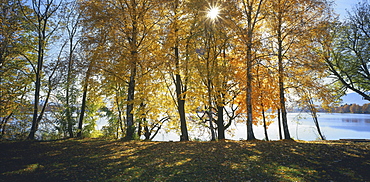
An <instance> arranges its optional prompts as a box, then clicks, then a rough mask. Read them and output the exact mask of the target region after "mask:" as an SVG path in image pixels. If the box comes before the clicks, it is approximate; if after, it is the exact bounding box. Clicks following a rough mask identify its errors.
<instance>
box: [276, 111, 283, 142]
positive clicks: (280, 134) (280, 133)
mask: <svg viewBox="0 0 370 182" xmlns="http://www.w3.org/2000/svg"><path fill="white" fill-rule="evenodd" d="M277 112H278V126H279V139H280V140H282V139H283V134H282V132H281V112H280V109H278V111H277Z"/></svg>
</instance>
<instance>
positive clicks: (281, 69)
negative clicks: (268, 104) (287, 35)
mask: <svg viewBox="0 0 370 182" xmlns="http://www.w3.org/2000/svg"><path fill="white" fill-rule="evenodd" d="M280 13H281V12H279V14H278V21H279V24H278V25H279V28H278V35H277V36H278V37H277V38H278V67H279V71H278V74H279V76H278V77H279V97H280V109H281V119H282V124H283V130H284V138H285V139H291V138H290V134H289V128H288V119H287V111H286V108H285V96H284V94H285V88H284V65H283V37H282V29H283V28H282V17H281V14H280Z"/></svg>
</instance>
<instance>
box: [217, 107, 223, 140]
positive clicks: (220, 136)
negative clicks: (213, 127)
mask: <svg viewBox="0 0 370 182" xmlns="http://www.w3.org/2000/svg"><path fill="white" fill-rule="evenodd" d="M217 133H218V136H217V138H218V139H219V140H223V139H225V126H224V106H217Z"/></svg>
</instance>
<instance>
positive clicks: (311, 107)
mask: <svg viewBox="0 0 370 182" xmlns="http://www.w3.org/2000/svg"><path fill="white" fill-rule="evenodd" d="M308 104H309V108H310V112H311V116H312V119H313V122H314V123H315V126H316V129H317V132H318V133H319V136H320V139H321V140H325V136H324V135H323V134H322V133H321V129H320V125H319V119H318V118H317V113H316V108H315V106H314V103H313V102H312V99H309V101H308Z"/></svg>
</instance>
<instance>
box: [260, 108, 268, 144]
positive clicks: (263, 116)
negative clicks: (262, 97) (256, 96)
mask: <svg viewBox="0 0 370 182" xmlns="http://www.w3.org/2000/svg"><path fill="white" fill-rule="evenodd" d="M261 107H262V120H263V129H264V132H265V138H266V141H269V136H268V134H267V124H266V116H265V109H264V108H263V107H264V106H263V104H262V103H261Z"/></svg>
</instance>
